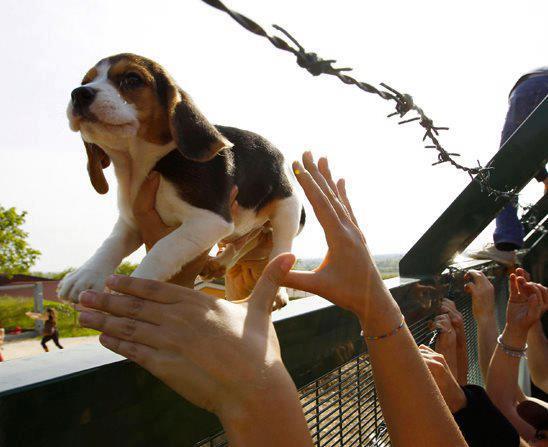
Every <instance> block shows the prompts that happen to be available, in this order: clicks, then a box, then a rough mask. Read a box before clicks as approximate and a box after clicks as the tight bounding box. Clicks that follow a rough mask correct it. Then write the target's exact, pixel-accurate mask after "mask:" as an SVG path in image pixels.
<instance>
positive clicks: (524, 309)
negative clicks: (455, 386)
mask: <svg viewBox="0 0 548 447" xmlns="http://www.w3.org/2000/svg"><path fill="white" fill-rule="evenodd" d="M542 307H543V298H542V294H541V293H540V292H539V290H538V288H537V287H536V285H535V284H533V283H528V282H527V281H526V280H525V278H523V277H517V276H516V275H515V274H513V273H512V274H511V275H510V296H509V299H508V305H507V308H506V326H505V327H504V330H503V332H502V335H501V342H502V344H504V346H506V347H507V348H503V346H501V344H497V347H496V348H495V352H494V354H493V358H492V360H491V363H490V365H489V370H488V374H487V393H488V394H489V397H490V398H491V400H492V401H493V403H494V404H495V405H496V406H497V407H498V408H499V410H500V411H501V412H502V413H503V414H504V415H505V416H506V417H507V418H508V420H509V421H510V422H512V424H513V425H514V427H516V429H517V430H518V432H519V433H520V435H521V436H522V437H523V438H524V439H526V440H527V439H533V437H534V435H535V430H534V429H533V427H531V426H530V425H529V424H527V423H526V422H525V421H524V420H523V419H521V418H520V417H519V415H518V413H517V409H516V387H517V381H518V369H519V363H520V359H521V358H520V356H518V355H515V354H514V355H512V354H513V351H517V350H520V349H524V347H525V344H526V340H527V332H528V331H529V329H530V328H531V326H532V325H533V324H534V323H535V322H536V321H538V320H539V318H540V315H541V309H542ZM509 349H511V350H512V351H510V350H509Z"/></svg>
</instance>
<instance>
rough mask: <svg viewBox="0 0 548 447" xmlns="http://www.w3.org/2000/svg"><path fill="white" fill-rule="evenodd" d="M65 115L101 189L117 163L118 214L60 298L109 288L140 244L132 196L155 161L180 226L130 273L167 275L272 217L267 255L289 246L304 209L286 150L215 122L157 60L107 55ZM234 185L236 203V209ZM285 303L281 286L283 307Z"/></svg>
mask: <svg viewBox="0 0 548 447" xmlns="http://www.w3.org/2000/svg"><path fill="white" fill-rule="evenodd" d="M67 115H68V119H69V123H70V128H71V129H72V130H73V131H75V132H80V135H81V136H82V139H83V141H84V146H85V148H86V153H87V157H88V166H87V168H88V173H89V178H90V180H91V184H92V185H93V187H94V188H95V190H96V191H97V192H98V193H100V194H105V193H106V192H107V191H108V189H109V186H108V184H107V181H106V179H105V176H104V173H103V169H104V168H106V167H107V166H108V165H109V164H110V163H111V162H112V164H113V165H114V172H115V174H116V178H117V181H118V207H119V218H118V220H117V222H116V224H115V225H114V228H113V230H112V233H111V234H110V236H109V237H108V238H107V239H106V240H105V241H104V242H103V244H102V245H101V246H100V247H99V248H98V250H97V251H96V252H95V254H94V255H93V256H92V257H91V258H90V259H89V260H88V261H87V262H85V263H84V264H83V265H82V266H81V267H80V268H79V269H78V270H76V271H75V272H73V273H71V274H70V275H68V276H66V277H65V278H64V279H63V281H62V282H61V283H60V285H59V289H58V294H59V296H60V297H61V298H65V299H70V300H72V301H75V302H76V301H78V296H79V294H80V292H82V291H83V290H87V289H93V290H97V291H103V289H104V287H105V280H106V278H107V277H108V276H109V275H110V274H112V273H113V272H114V270H115V269H116V267H117V266H118V265H119V264H120V262H121V261H122V260H123V258H125V257H126V256H128V255H129V254H131V253H132V252H133V251H135V250H136V249H137V248H139V247H140V246H141V245H142V240H141V238H140V236H139V231H138V228H137V225H136V223H135V219H134V216H133V214H132V204H133V201H134V200H135V197H136V195H137V192H138V191H139V188H140V186H141V184H142V182H143V180H144V179H145V177H146V176H147V175H148V174H149V173H150V172H151V171H152V170H154V171H157V172H159V173H160V185H159V188H158V192H157V195H156V209H157V211H158V213H159V214H160V216H161V218H162V220H163V221H164V222H165V223H166V224H167V225H169V226H177V225H179V227H178V228H177V229H176V230H175V231H173V232H172V233H170V234H169V235H167V236H165V237H164V238H163V239H161V240H160V241H158V242H157V243H156V245H155V246H154V247H153V248H152V249H151V250H150V251H149V252H148V253H147V255H146V256H145V257H144V258H143V260H142V262H141V264H140V265H139V267H138V268H137V269H136V270H135V272H134V273H133V275H132V276H135V277H138V278H146V279H153V280H159V281H167V280H169V279H170V278H171V277H172V276H173V275H174V274H176V273H177V272H179V271H180V270H181V268H182V267H183V266H184V265H186V264H187V263H189V262H190V261H191V260H193V259H195V258H196V257H197V256H199V255H200V254H202V253H204V252H205V251H208V250H210V249H211V248H212V247H213V246H215V245H216V244H217V243H219V242H221V241H222V242H223V243H230V242H231V241H232V240H237V239H239V238H241V237H242V236H244V235H246V234H251V233H253V232H255V233H257V234H258V232H257V231H255V230H257V229H259V228H261V227H262V226H263V225H264V224H265V223H266V222H270V227H271V229H272V251H271V254H270V259H272V258H274V257H275V256H277V255H279V254H280V253H283V252H287V251H291V246H292V241H293V238H294V237H295V236H296V235H297V234H298V233H299V232H300V230H301V229H302V226H303V225H304V221H305V214H304V209H303V207H302V204H301V202H300V200H299V198H298V197H297V195H296V194H295V186H294V185H295V182H294V180H295V178H294V176H293V172H292V171H291V169H286V168H285V165H284V157H283V155H282V154H281V152H280V151H279V150H278V149H276V148H275V147H274V146H273V145H272V144H270V143H269V142H268V141H267V140H266V139H264V138H263V137H261V136H259V135H257V134H255V133H252V132H249V131H246V130H241V129H237V128H234V127H227V126H214V125H212V124H210V123H209V121H208V120H207V119H206V118H205V116H204V115H203V114H202V113H201V112H200V111H199V109H198V108H197V107H196V105H195V104H194V103H193V101H192V99H191V98H190V97H189V95H188V94H187V93H186V92H185V91H183V90H182V89H181V88H179V87H178V86H177V84H176V83H175V82H174V81H173V79H172V78H171V77H170V76H169V74H168V73H167V72H166V71H165V70H164V69H163V68H162V67H161V66H160V65H158V64H157V63H155V62H153V61H151V60H149V59H146V58H144V57H141V56H137V55H134V54H118V55H116V56H111V57H107V58H105V59H102V60H101V61H99V62H98V63H97V65H95V66H94V67H93V68H91V70H89V71H88V72H87V74H86V75H85V76H84V79H83V80H82V84H81V86H79V87H77V88H75V89H74V90H73V91H72V93H71V100H70V101H69V105H68V110H67ZM234 186H237V188H238V195H237V198H236V200H237V203H238V207H239V208H238V212H237V213H235V217H234V218H233V217H232V215H231V209H230V205H231V204H230V192H231V190H232V188H233V187H234ZM247 245H248V246H250V244H247ZM251 246H253V244H251ZM244 254H245V250H244V251H242V250H240V251H239V252H237V253H236V252H235V253H233V254H232V255H231V257H227V256H226V253H225V256H224V257H223V258H221V259H220V260H219V262H220V263H222V264H223V265H224V266H225V267H229V266H230V265H233V264H234V263H235V262H236V261H237V258H239V257H241V256H243V255H244ZM286 303H287V294H286V293H284V291H281V293H279V294H278V297H277V302H276V307H281V306H283V305H285V304H286Z"/></svg>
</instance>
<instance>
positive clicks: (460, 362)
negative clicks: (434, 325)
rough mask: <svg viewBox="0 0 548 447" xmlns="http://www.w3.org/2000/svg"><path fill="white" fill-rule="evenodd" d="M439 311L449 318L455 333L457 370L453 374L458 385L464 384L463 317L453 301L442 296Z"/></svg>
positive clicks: (466, 357) (465, 364) (466, 360)
mask: <svg viewBox="0 0 548 447" xmlns="http://www.w3.org/2000/svg"><path fill="white" fill-rule="evenodd" d="M440 311H441V312H443V313H446V314H447V315H448V316H449V319H450V320H451V326H453V329H454V331H455V334H456V343H457V371H458V374H455V377H456V378H457V381H458V382H459V384H460V385H466V383H467V382H468V351H467V349H466V331H465V329H464V318H463V317H462V314H461V313H460V312H459V311H458V309H457V306H456V305H455V303H454V301H451V300H450V299H448V298H443V299H442V301H441V307H440Z"/></svg>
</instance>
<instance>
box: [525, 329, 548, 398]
mask: <svg viewBox="0 0 548 447" xmlns="http://www.w3.org/2000/svg"><path fill="white" fill-rule="evenodd" d="M527 344H528V345H529V349H528V354H527V364H528V366H529V372H530V373H531V380H532V382H533V383H534V384H535V385H536V386H538V387H539V388H540V389H541V390H542V391H544V392H545V393H548V340H547V339H546V336H545V335H544V329H543V327H542V322H541V320H539V321H537V322H536V323H535V324H534V325H533V326H531V329H529V332H528V334H527Z"/></svg>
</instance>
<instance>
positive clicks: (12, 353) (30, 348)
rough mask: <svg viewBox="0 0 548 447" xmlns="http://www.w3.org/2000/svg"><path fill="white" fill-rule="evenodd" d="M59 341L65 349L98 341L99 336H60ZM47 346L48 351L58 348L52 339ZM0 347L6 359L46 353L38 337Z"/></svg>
mask: <svg viewBox="0 0 548 447" xmlns="http://www.w3.org/2000/svg"><path fill="white" fill-rule="evenodd" d="M60 343H61V345H62V346H63V347H64V348H65V349H70V348H71V347H73V346H78V345H81V344H84V343H99V336H91V337H71V338H62V339H61V340H60ZM47 346H48V347H49V350H50V352H53V351H56V350H57V349H58V348H57V346H55V343H53V341H49V342H48V343H47ZM0 349H2V355H3V356H4V360H6V361H7V360H13V359H19V358H24V357H34V356H35V355H46V354H47V353H46V352H44V350H43V349H42V346H41V345H40V339H39V338H32V339H28V340H21V341H12V342H9V343H4V345H3V346H2V347H1V348H0Z"/></svg>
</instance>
